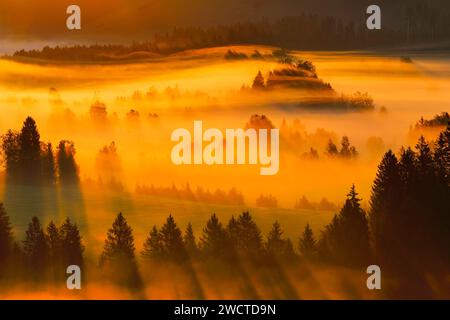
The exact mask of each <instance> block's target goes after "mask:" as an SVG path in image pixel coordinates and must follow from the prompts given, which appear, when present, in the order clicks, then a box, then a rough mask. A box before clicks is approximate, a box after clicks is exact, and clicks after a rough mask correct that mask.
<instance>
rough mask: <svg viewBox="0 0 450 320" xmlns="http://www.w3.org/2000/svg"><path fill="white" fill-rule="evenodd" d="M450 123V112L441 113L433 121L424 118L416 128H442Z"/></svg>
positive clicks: (418, 122)
mask: <svg viewBox="0 0 450 320" xmlns="http://www.w3.org/2000/svg"><path fill="white" fill-rule="evenodd" d="M449 123H450V114H449V113H448V112H441V113H440V114H437V115H435V116H434V117H433V118H432V119H429V120H428V119H424V118H423V117H421V118H420V120H419V121H417V123H416V125H415V128H416V129H417V128H423V127H440V126H446V125H448V124H449Z"/></svg>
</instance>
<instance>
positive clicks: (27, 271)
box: [0, 203, 84, 285]
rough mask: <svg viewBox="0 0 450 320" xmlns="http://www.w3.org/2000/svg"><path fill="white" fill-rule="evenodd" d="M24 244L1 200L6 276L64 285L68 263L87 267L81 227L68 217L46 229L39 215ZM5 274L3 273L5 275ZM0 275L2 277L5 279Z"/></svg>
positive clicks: (0, 243) (0, 242) (0, 260)
mask: <svg viewBox="0 0 450 320" xmlns="http://www.w3.org/2000/svg"><path fill="white" fill-rule="evenodd" d="M21 244H22V245H19V243H17V242H15V241H14V237H13V233H12V228H11V225H10V222H9V216H8V214H7V213H6V210H5V209H4V207H3V204H1V203H0V270H2V271H4V272H5V274H6V276H5V277H4V278H9V277H10V278H15V277H19V276H20V278H21V279H22V280H30V281H32V282H33V283H45V282H52V283H55V284H56V283H59V284H60V285H64V284H65V282H64V281H63V280H64V279H65V277H66V270H67V267H68V266H69V265H78V266H79V267H80V268H81V269H82V270H83V267H84V246H83V244H82V237H81V235H80V232H79V229H78V226H77V225H76V224H74V223H72V221H71V220H70V219H66V220H65V221H64V223H63V224H62V225H61V226H57V225H56V224H55V223H54V222H53V221H50V222H49V224H48V226H47V227H46V228H44V227H43V226H42V224H41V221H40V220H39V219H38V218H37V217H33V218H32V219H31V221H30V222H29V224H28V227H27V229H26V232H25V236H24V240H23V241H22V242H21ZM2 275H4V274H2ZM2 275H0V279H1V278H2Z"/></svg>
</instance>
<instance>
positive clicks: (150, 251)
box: [141, 226, 163, 259]
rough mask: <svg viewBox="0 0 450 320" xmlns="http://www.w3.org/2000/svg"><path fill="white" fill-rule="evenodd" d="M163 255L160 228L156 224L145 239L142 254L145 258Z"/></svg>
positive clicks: (156, 257) (155, 257)
mask: <svg viewBox="0 0 450 320" xmlns="http://www.w3.org/2000/svg"><path fill="white" fill-rule="evenodd" d="M162 255H163V247H162V243H161V237H160V235H159V231H158V228H157V227H156V226H153V228H152V230H151V231H150V233H149V234H148V236H147V238H146V239H145V241H144V245H143V248H142V251H141V256H142V257H143V258H144V259H158V258H161V257H162Z"/></svg>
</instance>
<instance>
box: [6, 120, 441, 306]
mask: <svg viewBox="0 0 450 320" xmlns="http://www.w3.org/2000/svg"><path fill="white" fill-rule="evenodd" d="M449 198H450V126H448V127H447V128H446V129H445V130H444V131H442V132H441V133H440V135H439V137H438V139H437V140H436V141H435V142H433V143H430V144H429V143H427V142H426V141H425V139H424V138H423V137H421V138H420V139H419V141H418V143H417V145H416V147H415V150H413V149H411V148H406V149H402V150H401V151H400V154H399V156H398V157H397V156H396V155H395V154H394V153H393V152H392V151H390V150H389V151H388V152H386V153H385V155H384V157H383V159H382V161H381V163H380V164H379V167H378V172H377V175H376V178H375V180H374V183H373V187H372V194H371V198H370V207H369V210H368V212H366V211H365V210H364V209H363V208H362V207H361V204H360V202H361V199H360V198H359V197H358V193H357V192H356V188H355V186H354V185H353V186H352V187H351V188H350V191H349V193H348V195H347V197H346V199H345V202H344V205H343V206H342V208H341V209H340V211H339V213H337V214H336V215H335V216H334V217H333V219H332V221H331V222H330V223H329V224H328V225H326V226H325V228H324V229H323V230H322V231H321V233H320V234H319V235H314V233H313V231H312V229H311V228H310V226H309V225H307V226H306V227H305V228H304V230H299V234H298V235H299V238H298V239H296V241H295V242H293V241H292V240H291V239H289V238H288V237H285V236H284V235H283V230H282V227H281V225H280V224H279V223H278V222H276V221H275V222H274V223H273V226H272V228H271V230H270V232H269V233H268V234H267V236H266V237H264V236H263V234H262V233H261V231H260V229H259V227H258V226H257V224H256V223H255V221H254V220H253V217H252V216H251V214H250V213H249V212H243V213H241V214H240V215H238V216H237V217H235V216H232V217H231V218H230V220H229V221H228V222H227V223H226V224H223V223H222V222H221V221H220V220H219V218H218V217H217V215H216V214H212V215H211V217H210V219H209V220H208V221H207V222H206V224H205V226H204V227H203V231H202V233H201V234H200V235H199V238H198V239H197V238H196V235H195V234H194V232H193V228H192V225H191V224H188V226H187V228H186V229H185V231H184V232H182V230H181V229H180V227H179V226H178V225H177V223H176V222H175V219H174V217H173V216H172V215H169V217H168V218H167V220H166V222H165V223H164V224H163V225H162V226H161V227H158V226H153V227H152V228H151V229H150V230H149V231H148V236H147V238H146V239H145V241H144V243H143V249H142V251H141V252H140V257H141V258H142V260H143V262H144V263H143V264H142V265H141V266H142V268H143V270H146V269H147V268H148V267H147V263H151V264H153V266H155V265H161V264H162V265H165V264H168V263H169V264H174V265H177V266H179V267H182V268H185V270H190V271H189V272H191V271H192V265H193V264H194V263H196V264H212V265H216V266H217V265H220V266H221V268H222V269H227V270H231V269H232V270H235V271H233V272H240V271H239V270H241V269H239V266H241V265H242V263H250V264H251V265H253V266H254V269H255V270H258V269H261V268H265V267H267V268H268V269H270V270H275V269H276V268H278V267H279V266H280V265H282V266H289V265H294V266H295V265H298V264H299V263H300V264H301V263H305V262H307V261H309V262H314V263H317V264H325V265H338V266H345V267H348V268H355V269H356V270H364V271H365V268H366V267H367V266H368V265H370V264H377V265H379V266H380V267H381V269H382V270H383V272H384V274H387V275H388V277H391V278H393V279H395V281H400V283H401V284H402V290H403V291H402V292H401V293H398V292H397V293H398V294H399V296H402V297H405V296H408V295H413V296H414V295H416V296H417V295H420V296H427V295H428V294H429V293H430V292H429V291H427V290H430V287H429V285H428V284H427V283H426V282H425V275H426V274H428V275H430V274H432V275H435V276H439V275H441V274H446V273H448V270H449V266H450V252H449V250H448V248H449V246H450V202H449V201H448V199H449ZM135 251H136V250H135V243H134V236H133V230H132V228H131V226H130V225H129V224H128V222H127V220H126V218H125V217H124V216H123V215H122V213H119V214H118V216H117V217H116V219H115V221H114V222H113V224H112V227H111V228H110V229H109V230H108V232H107V237H106V240H105V243H104V249H103V252H102V254H101V256H100V263H99V266H100V270H102V275H104V276H106V277H108V279H110V280H113V281H115V282H116V283H117V284H119V285H121V286H124V287H127V288H130V289H134V290H136V289H138V290H140V289H142V287H143V285H144V281H143V279H142V277H141V273H140V271H139V267H138V262H137V256H136V252H135ZM82 253H83V246H82V244H81V237H80V234H79V232H78V229H77V227H76V225H74V224H72V223H71V222H70V220H66V221H65V222H64V224H63V225H62V226H61V227H59V228H58V227H56V225H55V224H54V223H52V222H50V224H49V225H48V227H47V229H46V231H44V230H43V228H42V226H41V224H40V222H39V220H38V219H37V218H33V219H32V221H31V223H30V224H29V226H28V230H27V231H26V237H25V240H24V241H23V246H22V247H21V246H19V245H18V244H17V243H16V242H14V239H13V236H12V228H11V225H10V222H9V217H8V215H7V214H6V211H5V210H4V208H3V206H1V207H0V267H2V268H6V266H14V270H16V269H18V267H17V266H20V265H21V264H20V261H23V262H22V263H23V264H22V265H23V266H24V267H25V268H26V267H28V266H32V269H33V270H32V272H31V274H32V275H33V274H37V275H39V274H46V272H51V270H53V269H52V268H55V266H60V265H64V266H65V265H66V264H67V263H74V264H76V263H75V262H77V263H78V262H79V263H83V259H82ZM18 261H19V262H18ZM58 263H61V264H58ZM149 268H151V267H149ZM230 268H231V269H230ZM274 268H275V269H274ZM44 270H46V271H44ZM56 270H57V272H56V273H57V274H59V273H60V272H61V269H59V268H58V267H56ZM276 270H278V269H276ZM241 271H242V270H241ZM217 272H218V271H217ZM395 293H396V292H393V293H392V294H395ZM430 294H431V293H430Z"/></svg>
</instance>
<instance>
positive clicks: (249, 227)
mask: <svg viewBox="0 0 450 320" xmlns="http://www.w3.org/2000/svg"><path fill="white" fill-rule="evenodd" d="M236 244H237V245H236V249H237V250H238V252H241V253H243V254H244V255H250V256H257V255H259V254H261V250H262V236H261V231H260V230H259V228H258V226H257V225H256V223H255V222H254V221H253V218H252V216H251V215H250V213H249V212H248V211H246V212H243V213H242V214H241V215H240V216H239V218H238V238H237V239H236Z"/></svg>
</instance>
